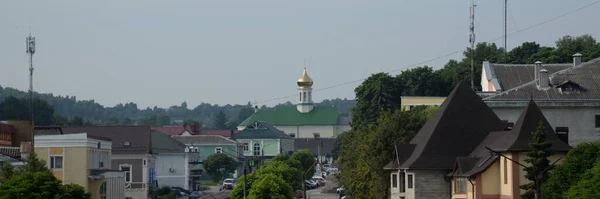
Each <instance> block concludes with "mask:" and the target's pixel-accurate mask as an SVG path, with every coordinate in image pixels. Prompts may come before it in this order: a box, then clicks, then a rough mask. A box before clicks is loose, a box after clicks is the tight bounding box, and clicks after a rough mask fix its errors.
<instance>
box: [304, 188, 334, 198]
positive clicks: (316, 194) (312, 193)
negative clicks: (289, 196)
mask: <svg viewBox="0 0 600 199" xmlns="http://www.w3.org/2000/svg"><path fill="white" fill-rule="evenodd" d="M306 195H308V199H339V198H340V195H338V194H335V193H321V188H318V189H311V190H307V191H306Z"/></svg>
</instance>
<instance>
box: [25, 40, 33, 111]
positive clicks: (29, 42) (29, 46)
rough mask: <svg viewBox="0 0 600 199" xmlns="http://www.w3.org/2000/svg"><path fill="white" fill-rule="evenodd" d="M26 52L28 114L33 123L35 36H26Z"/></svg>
mask: <svg viewBox="0 0 600 199" xmlns="http://www.w3.org/2000/svg"><path fill="white" fill-rule="evenodd" d="M25 45H26V48H27V49H26V51H25V52H26V53H27V54H28V55H29V116H30V118H31V122H32V123H33V54H34V53H35V37H32V36H31V31H30V32H29V36H28V37H27V38H26V43H25Z"/></svg>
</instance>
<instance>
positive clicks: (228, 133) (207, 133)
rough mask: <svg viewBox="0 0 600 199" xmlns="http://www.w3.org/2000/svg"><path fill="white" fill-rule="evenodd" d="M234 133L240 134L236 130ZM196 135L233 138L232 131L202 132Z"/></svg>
mask: <svg viewBox="0 0 600 199" xmlns="http://www.w3.org/2000/svg"><path fill="white" fill-rule="evenodd" d="M233 132H234V133H237V132H240V131H238V130H234V131H233ZM194 135H220V136H223V137H226V138H231V130H201V131H200V132H195V133H194Z"/></svg>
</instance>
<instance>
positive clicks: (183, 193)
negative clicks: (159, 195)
mask: <svg viewBox="0 0 600 199" xmlns="http://www.w3.org/2000/svg"><path fill="white" fill-rule="evenodd" d="M171 190H177V191H179V192H181V193H182V195H183V196H187V195H190V194H191V193H192V192H191V191H189V190H187V189H184V188H182V187H171Z"/></svg>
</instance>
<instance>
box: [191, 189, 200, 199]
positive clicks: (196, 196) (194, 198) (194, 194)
mask: <svg viewBox="0 0 600 199" xmlns="http://www.w3.org/2000/svg"><path fill="white" fill-rule="evenodd" d="M202 195H203V194H202V192H200V191H194V192H192V193H190V195H189V196H188V199H199V198H200V197H202Z"/></svg>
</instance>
